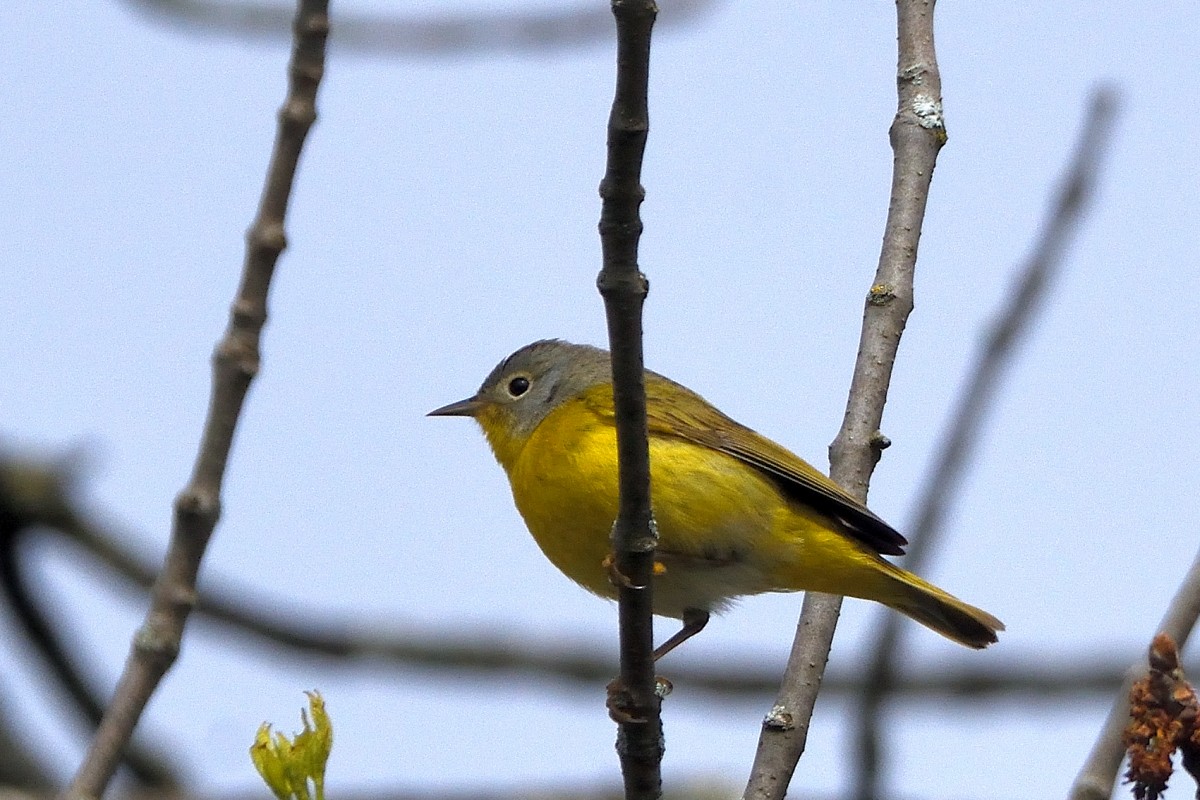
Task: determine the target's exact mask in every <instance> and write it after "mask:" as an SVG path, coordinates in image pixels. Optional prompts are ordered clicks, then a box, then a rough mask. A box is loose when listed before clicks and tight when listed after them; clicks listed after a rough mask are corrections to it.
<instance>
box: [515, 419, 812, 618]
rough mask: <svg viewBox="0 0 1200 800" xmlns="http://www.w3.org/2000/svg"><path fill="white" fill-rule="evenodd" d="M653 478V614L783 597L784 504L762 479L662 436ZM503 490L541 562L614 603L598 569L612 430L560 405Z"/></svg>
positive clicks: (605, 538)
mask: <svg viewBox="0 0 1200 800" xmlns="http://www.w3.org/2000/svg"><path fill="white" fill-rule="evenodd" d="M650 469H651V478H650V480H651V496H652V502H653V506H654V517H655V521H656V523H657V526H658V534H659V550H660V554H659V556H658V560H659V561H661V562H662V563H663V565H664V566H665V568H666V572H665V574H663V575H661V576H660V577H659V578H657V579H656V580H655V586H654V607H655V612H656V613H658V614H662V615H666V616H673V617H678V616H681V615H682V613H683V610H684V609H685V608H703V609H708V610H718V609H719V608H720V607H721V606H723V605H725V604H726V603H727V601H728V600H729V599H730V598H732V597H735V596H737V595H744V594H756V593H759V592H764V591H771V590H773V589H778V588H783V587H782V586H781V585H780V584H779V583H777V582H775V580H774V577H773V576H772V575H771V574H770V572H771V571H772V570H771V569H770V565H772V564H777V563H778V562H779V559H780V556H781V555H783V554H781V553H780V552H778V551H779V542H777V540H776V538H775V537H774V536H772V534H771V531H772V525H773V523H774V519H775V516H776V514H777V513H778V512H779V510H780V508H781V505H782V506H786V505H787V501H786V500H785V499H784V498H782V496H781V495H780V493H779V491H778V490H777V489H776V487H775V485H774V484H773V483H772V482H771V481H770V480H769V479H768V478H766V477H765V476H764V475H763V474H762V473H760V472H759V471H758V470H756V469H753V468H751V467H748V466H747V465H745V464H743V463H741V462H739V461H737V460H736V459H734V458H733V457H731V456H728V455H726V454H724V453H721V452H718V451H716V450H712V449H709V448H705V447H701V446H699V445H696V444H693V443H690V442H686V441H683V440H679V439H674V438H669V437H659V436H652V437H651V440H650ZM509 480H510V482H511V484H512V491H513V498H514V500H515V502H516V505H517V508H518V510H519V511H520V512H521V516H522V517H524V519H525V524H526V525H527V526H528V528H529V530H530V532H531V533H532V534H533V537H534V539H535V540H536V541H537V543H538V546H539V547H541V549H542V552H543V553H545V555H546V557H547V558H548V559H550V561H551V562H552V563H553V564H554V565H555V566H556V567H558V568H559V569H560V570H562V572H563V573H564V574H565V575H567V577H569V578H571V579H572V580H574V581H575V582H577V583H579V584H580V585H581V586H583V587H584V588H586V589H588V590H589V591H592V592H594V593H596V594H598V595H601V596H604V597H614V596H615V589H614V588H613V586H612V584H611V583H610V581H609V576H608V572H607V570H605V568H604V567H603V561H604V559H605V557H606V556H607V555H608V554H609V552H610V550H611V545H610V534H611V530H612V524H613V520H614V519H615V518H616V515H617V503H618V499H617V447H616V431H615V429H614V428H613V427H612V426H611V424H610V423H608V421H607V420H603V419H601V418H599V417H597V416H595V415H594V414H593V413H592V412H591V411H590V410H588V409H587V408H586V407H582V406H580V405H577V404H575V403H567V404H564V405H563V406H562V407H560V408H558V409H556V410H555V411H554V412H553V413H551V414H550V415H549V416H548V417H547V418H546V419H545V420H544V421H543V422H542V423H541V424H540V425H539V426H538V428H537V430H536V431H535V432H534V433H533V434H532V436H531V437H530V439H529V440H528V441H527V442H526V443H525V445H524V447H523V448H522V449H521V452H520V454H519V455H518V456H517V458H516V460H515V462H514V463H513V465H512V467H511V469H510V471H509ZM787 560H791V559H787ZM788 588H790V587H788Z"/></svg>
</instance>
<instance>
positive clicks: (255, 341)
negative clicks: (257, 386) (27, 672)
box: [66, 0, 329, 800]
mask: <svg viewBox="0 0 1200 800" xmlns="http://www.w3.org/2000/svg"><path fill="white" fill-rule="evenodd" d="M328 33H329V17H328V1H327V0H300V2H299V7H298V10H297V13H296V20H295V40H294V46H293V50H292V58H291V64H290V66H289V73H288V79H289V80H288V94H287V98H286V99H285V100H284V103H283V107H282V108H281V109H280V111H279V125H278V128H277V131H276V136H275V145H274V149H273V151H272V154H271V163H270V166H269V167H268V170H267V176H266V181H265V184H264V187H263V194H262V199H261V200H260V202H259V208H258V215H257V217H256V219H255V220H254V223H253V225H251V227H250V230H249V231H248V232H247V235H246V256H245V261H244V263H243V266H242V277H241V283H240V285H239V287H238V291H237V296H236V298H235V299H234V302H233V308H232V309H231V311H230V319H229V327H228V328H226V331H225V335H224V336H223V337H222V338H221V340H220V342H218V344H217V348H216V352H215V353H214V355H213V379H212V387H211V393H210V396H209V406H208V416H207V419H206V420H205V423H204V432H203V434H202V437H201V442H200V449H199V452H198V454H197V456H196V462H195V465H194V467H193V471H192V476H191V479H190V480H189V481H188V484H187V486H185V487H184V488H183V490H182V491H181V492H180V493H179V496H178V497H177V498H176V499H175V513H174V520H173V524H172V529H171V541H170V544H169V545H168V548H167V555H166V559H165V561H164V563H163V568H162V571H161V572H160V573H159V576H158V578H157V580H156V581H155V582H154V587H153V589H152V591H151V600H150V610H149V611H148V612H147V614H146V619H145V621H144V622H143V623H142V626H141V628H140V629H139V630H138V631H137V633H136V634H135V635H134V639H133V645H132V647H131V648H130V653H129V657H128V658H127V659H126V662H125V667H124V670H123V671H122V674H121V677H120V680H119V681H118V683H117V688H116V690H115V692H114V693H113V698H112V701H111V702H110V703H109V706H108V709H107V710H106V711H105V713H104V718H103V719H102V720H101V722H100V725H99V727H98V728H97V729H96V733H95V736H94V737H93V739H92V743H91V746H90V747H89V748H88V752H87V754H86V756H85V757H84V761H83V764H82V765H81V766H80V767H79V771H78V772H77V773H76V774H75V778H74V780H73V781H72V783H71V785H70V787H69V788H68V789H67V792H66V797H67V798H69V799H70V800H93V799H94V798H99V797H100V796H101V795H102V794H103V792H104V789H105V787H106V786H107V785H108V782H109V781H110V780H111V778H112V775H113V772H114V771H115V769H116V765H117V763H118V761H119V760H120V754H121V752H122V750H124V748H125V747H126V745H127V744H128V742H129V739H130V737H131V736H132V735H133V730H134V728H135V727H136V726H137V723H138V719H139V718H140V717H141V715H142V712H143V710H144V709H145V707H146V703H147V702H149V700H150V696H151V695H152V694H153V693H154V691H155V689H156V688H157V687H158V684H159V682H160V681H161V680H162V678H163V676H164V675H165V674H166V672H167V670H168V669H170V667H171V665H172V664H173V663H174V662H175V658H176V656H177V655H178V653H179V647H180V643H181V642H182V640H183V627H184V624H185V623H186V621H187V617H188V614H189V613H190V612H191V610H192V608H193V607H194V606H195V603H196V575H197V573H198V572H199V569H200V561H201V559H202V558H203V556H204V551H205V549H206V547H207V545H208V540H209V538H210V537H211V535H212V532H213V529H214V528H215V527H216V524H217V518H218V517H219V515H220V509H221V482H222V479H223V477H224V474H225V466H226V464H227V463H228V459H229V451H230V448H231V447H232V445H233V436H234V432H235V430H236V428H237V423H238V418H239V416H240V414H241V410H242V404H243V402H244V401H245V398H246V392H247V391H248V390H249V388H250V382H251V381H252V380H253V379H254V376H255V374H257V372H258V367H259V339H260V336H261V333H262V328H263V325H264V324H265V323H266V320H267V292H268V289H269V288H270V283H271V276H272V274H273V273H274V271H275V262H276V261H277V260H278V258H279V254H280V253H281V252H283V249H284V247H285V246H286V240H285V237H284V217H285V215H286V212H287V205H288V198H289V196H290V194H291V190H292V184H293V181H294V179H295V176H296V166H297V163H298V162H299V159H300V151H301V149H302V148H303V146H304V140H305V137H306V136H307V135H308V131H309V129H310V128H311V127H312V124H313V122H314V121H315V120H316V98H317V87H318V85H319V84H320V81H321V76H322V74H323V72H324V69H325V41H326V38H327V36H328Z"/></svg>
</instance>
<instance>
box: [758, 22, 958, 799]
mask: <svg viewBox="0 0 1200 800" xmlns="http://www.w3.org/2000/svg"><path fill="white" fill-rule="evenodd" d="M933 9H934V3H933V2H932V0H897V3H896V15H897V26H898V30H899V36H898V43H899V58H898V73H897V93H898V98H899V99H898V107H897V112H896V117H895V119H894V120H893V122H892V126H891V131H890V133H891V141H892V150H893V152H894V158H893V164H892V188H891V199H890V201H889V206H888V218H887V223H886V227H885V229H884V235H883V246H882V249H881V252H880V256H879V265H878V268H877V270H876V273H875V280H874V282H873V283H872V286H871V289H870V292H869V293H868V295H867V302H866V310H865V312H864V314H863V326H862V335H861V338H860V340H859V349H858V358H857V361H856V363H855V367H854V376H853V378H852V379H851V384H850V395H849V399H848V401H847V403H846V415H845V418H844V419H843V421H842V427H841V430H840V431H839V432H838V435H837V437H836V438H835V439H834V441H833V444H832V445H831V446H830V448H829V461H830V477H832V478H833V479H834V480H835V481H837V482H838V483H840V484H841V485H842V486H843V487H845V488H846V489H847V490H848V491H849V492H850V493H851V494H853V495H854V496H855V497H857V498H858V499H859V500H862V501H864V502H865V501H866V497H867V488H868V484H869V482H870V477H871V473H872V471H873V470H874V469H875V465H876V464H877V463H878V461H879V453H880V446H881V443H882V441H883V439H882V437H881V435H880V434H879V427H880V423H881V421H882V419H883V406H884V403H885V402H886V400H887V391H888V385H889V383H890V382H891V376H892V367H893V365H894V364H895V359H896V351H897V350H898V348H899V346H900V336H901V334H902V333H903V332H904V326H905V323H906V321H907V320H908V315H909V313H910V312H911V311H912V307H913V270H914V268H915V266H916V260H917V245H918V243H919V242H920V237H921V225H922V222H923V220H924V217H925V204H926V201H927V199H928V197H929V184H930V181H931V180H932V178H933V168H934V165H935V164H936V162H937V154H938V151H939V150H940V149H941V147H942V145H943V144H944V143H945V141H946V130H945V127H944V125H943V120H942V86H941V76H940V75H939V73H938V68H937V59H936V55H935V52H934V46H933ZM841 602H842V600H841V598H840V597H835V596H830V595H821V594H816V593H811V592H810V593H806V595H805V598H804V606H803V608H802V610H801V613H800V622H799V624H798V625H797V629H796V639H795V643H794V645H793V647H792V654H791V657H790V658H789V660H788V666H787V670H786V672H785V674H784V678H783V684H782V686H781V687H780V690H779V695H778V697H777V699H776V701H775V705H774V707H773V708H772V709H771V711H770V713H769V714H767V716H766V719H765V720H764V721H763V726H762V733H761V734H760V736H759V740H758V751H757V753H756V754H755V758H754V765H753V767H752V769H751V773H750V779H749V781H748V783H747V786H746V791H745V794H744V797H745V798H747V800H768V798H770V799H773V800H777V799H780V798H783V796H784V795H785V794H786V793H787V787H788V784H789V783H790V782H791V779H792V775H793V773H794V772H795V769H796V764H797V762H798V761H799V759H800V755H801V754H802V753H803V752H804V745H805V742H806V741H807V739H808V730H809V724H810V721H811V719H812V712H813V708H814V706H815V705H816V701H817V693H818V692H819V690H820V688H821V679H822V676H823V675H824V673H825V664H826V662H827V661H828V658H829V648H830V646H831V645H832V643H833V633H834V629H835V627H836V626H837V619H838V614H839V613H840V610H841Z"/></svg>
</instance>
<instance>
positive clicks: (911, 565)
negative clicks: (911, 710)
mask: <svg viewBox="0 0 1200 800" xmlns="http://www.w3.org/2000/svg"><path fill="white" fill-rule="evenodd" d="M1115 108H1116V99H1115V96H1114V95H1113V93H1112V91H1110V90H1107V89H1098V90H1096V91H1095V92H1094V93H1093V94H1092V98H1091V102H1090V103H1089V106H1088V111H1087V117H1086V119H1085V121H1084V125H1083V130H1082V132H1081V135H1080V139H1079V142H1078V144H1077V145H1076V149H1075V154H1074V156H1073V158H1072V160H1071V164H1070V165H1069V167H1068V169H1067V172H1066V174H1065V176H1064V179H1063V182H1062V185H1061V186H1060V187H1059V190H1058V196H1057V198H1056V199H1055V202H1054V205H1053V206H1052V207H1051V209H1050V211H1049V214H1048V221H1047V222H1046V224H1045V226H1044V227H1043V229H1042V234H1041V237H1040V238H1039V239H1038V241H1037V243H1036V244H1035V246H1034V249H1033V253H1032V254H1031V255H1030V257H1029V260H1028V261H1027V262H1026V263H1025V265H1024V267H1023V268H1022V269H1021V272H1020V274H1019V276H1018V279H1017V281H1016V287H1015V290H1014V291H1012V292H1010V293H1009V294H1008V295H1007V297H1008V305H1007V306H1006V307H1005V308H1004V309H1003V310H1002V311H1001V313H1000V315H999V317H998V319H997V321H996V323H995V325H994V326H993V327H992V329H991V331H990V332H989V333H988V335H987V337H986V339H985V340H984V342H983V346H982V348H981V350H980V353H979V356H978V358H977V359H976V361H975V366H974V369H973V371H972V374H971V376H970V377H969V378H968V380H967V383H966V387H965V388H964V390H963V392H962V395H961V396H960V398H959V401H958V405H957V408H956V409H955V411H954V413H953V415H952V419H951V423H950V426H949V427H948V428H947V430H946V434H945V436H944V438H943V442H942V445H941V447H940V449H939V451H938V455H937V457H936V458H935V460H934V468H933V472H932V474H931V475H930V477H929V478H928V479H927V480H926V481H925V482H924V483H923V487H924V488H923V491H922V494H921V496H920V498H919V500H918V502H917V505H916V507H917V514H916V521H915V522H914V524H912V525H910V526H908V528H907V530H908V531H909V533H908V538H909V543H910V546H909V548H908V554H907V556H906V557H905V560H904V566H905V568H906V569H910V570H912V571H914V572H920V571H921V569H922V567H923V566H924V565H925V563H926V560H927V556H928V554H929V553H930V551H931V550H932V548H933V546H934V544H935V543H936V542H937V539H938V537H939V536H940V535H941V533H942V531H943V529H944V527H945V519H946V513H947V511H948V509H949V508H950V505H951V504H952V503H953V501H954V499H955V498H956V497H957V495H958V491H959V488H960V486H961V485H962V480H963V478H964V477H965V475H966V465H967V464H968V463H969V462H970V460H971V458H972V457H973V455H974V451H975V446H976V445H977V444H978V442H979V431H980V429H981V428H982V427H983V424H984V421H985V419H986V418H987V416H988V414H989V413H990V411H991V410H992V408H993V406H994V400H995V396H996V390H997V387H998V386H999V385H1000V381H1001V379H1002V378H1003V377H1004V370H1005V368H1006V367H1007V366H1008V365H1009V364H1010V363H1011V362H1012V359H1013V357H1014V353H1015V351H1016V348H1017V346H1018V345H1019V344H1020V342H1021V340H1022V338H1023V337H1024V336H1025V335H1026V334H1027V333H1028V332H1029V330H1030V328H1031V327H1032V322H1033V319H1034V316H1035V315H1036V314H1037V312H1038V311H1039V310H1040V308H1041V306H1042V299H1043V298H1044V297H1045V295H1046V292H1047V289H1048V287H1049V285H1050V282H1051V281H1052V280H1053V279H1054V277H1055V276H1056V275H1057V273H1058V272H1059V270H1060V269H1061V266H1062V263H1063V261H1064V260H1065V253H1066V250H1067V247H1068V246H1069V244H1070V242H1071V239H1072V238H1073V236H1074V234H1075V232H1076V231H1077V230H1078V229H1079V225H1080V222H1081V220H1082V219H1083V215H1084V213H1085V211H1086V210H1087V206H1088V204H1089V202H1090V200H1091V198H1092V195H1093V192H1094V189H1095V185H1096V180H1097V177H1098V175H1099V172H1100V167H1101V158H1102V157H1103V155H1104V152H1105V150H1106V148H1107V145H1108V142H1109V139H1110V137H1111V133H1112V128H1113V124H1112V123H1113V117H1114V114H1115ZM880 618H881V620H882V623H881V627H880V630H879V635H878V637H877V638H876V643H875V645H874V648H873V651H872V652H873V655H872V658H871V662H870V664H869V665H868V668H867V671H866V680H865V681H864V683H865V686H866V691H865V692H864V693H863V695H862V702H861V703H860V704H859V712H858V734H857V737H856V738H857V742H858V770H857V782H858V786H857V787H856V789H855V796H856V797H857V798H858V800H874V798H876V797H879V796H880V791H879V790H880V786H879V783H880V771H881V770H880V759H881V750H880V741H879V738H880V737H879V731H880V724H881V722H882V716H881V708H882V706H883V702H884V700H885V699H886V698H887V696H888V687H889V685H890V684H891V683H892V682H893V681H894V680H895V679H896V664H897V659H898V658H899V652H900V646H899V645H900V638H901V632H902V631H904V630H906V629H907V628H906V627H905V626H904V625H903V624H902V622H901V620H902V619H903V618H902V617H901V616H900V615H899V614H891V613H888V614H882V615H881V617H880Z"/></svg>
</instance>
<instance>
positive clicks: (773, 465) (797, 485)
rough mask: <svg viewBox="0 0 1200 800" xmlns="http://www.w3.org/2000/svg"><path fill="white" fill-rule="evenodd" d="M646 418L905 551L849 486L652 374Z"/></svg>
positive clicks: (843, 526)
mask: <svg viewBox="0 0 1200 800" xmlns="http://www.w3.org/2000/svg"><path fill="white" fill-rule="evenodd" d="M610 403H611V400H610ZM610 413H611V412H610ZM646 420H647V424H648V427H649V431H650V432H651V433H652V434H655V435H658V436H675V437H678V438H681V439H686V440H688V441H691V442H695V443H696V444H698V445H702V446H704V447H711V448H712V449H714V450H718V451H720V452H722V453H726V454H728V455H730V456H733V457H734V458H736V459H738V460H740V461H742V462H744V463H746V464H749V465H750V466H752V467H755V468H756V469H759V470H762V471H763V472H764V473H766V474H767V475H769V476H770V477H771V478H772V479H774V480H775V482H776V483H777V484H778V485H779V487H780V488H781V489H782V490H783V491H784V492H785V493H786V494H787V495H788V496H790V497H791V498H792V499H794V500H796V501H797V502H799V503H802V504H804V505H806V506H808V507H810V508H812V509H814V510H815V511H818V512H820V513H821V514H824V515H826V516H828V517H829V518H830V519H832V520H833V521H834V522H835V523H837V525H838V529H839V530H840V531H841V532H842V533H844V534H845V535H847V536H849V537H851V538H853V539H856V540H857V541H859V542H861V543H862V544H864V545H866V546H867V547H869V548H871V549H872V550H874V551H875V552H877V553H883V554H886V555H904V545H906V544H908V540H907V539H905V538H904V537H903V536H901V535H900V533H898V532H897V531H896V530H895V529H894V528H893V527H892V526H891V525H888V524H887V523H886V522H884V521H883V520H882V519H880V518H879V517H877V516H876V515H875V514H874V513H873V512H872V511H870V510H869V509H868V508H867V507H866V506H864V505H863V504H862V503H860V502H858V501H857V500H855V499H854V498H853V497H852V496H851V495H850V494H849V493H848V492H847V491H846V490H845V489H843V488H842V487H841V486H838V485H837V484H836V483H834V482H833V481H832V480H830V479H829V478H827V477H826V476H825V475H823V474H822V473H821V472H820V471H819V470H817V469H816V468H815V467H813V466H812V465H811V464H809V463H808V462H806V461H804V460H803V459H802V458H800V457H799V456H797V455H795V454H794V453H792V452H791V451H790V450H788V449H787V448H785V447H782V446H780V445H778V444H776V443H775V442H773V441H771V440H770V439H768V438H766V437H765V436H762V435H760V434H758V433H756V432H755V431H752V430H751V429H749V428H747V427H746V426H744V425H742V424H740V423H738V422H736V421H735V420H733V419H730V418H729V417H727V416H725V415H724V414H722V413H721V412H720V411H718V410H717V409H715V408H713V407H712V406H711V405H710V404H709V403H708V402H707V401H705V400H704V399H703V398H701V397H700V396H699V395H697V394H695V393H694V392H692V391H691V390H690V389H687V388H686V387H683V386H680V385H679V384H676V383H674V382H672V381H669V380H668V379H666V378H663V377H661V376H658V375H654V374H651V373H647V375H646Z"/></svg>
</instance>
